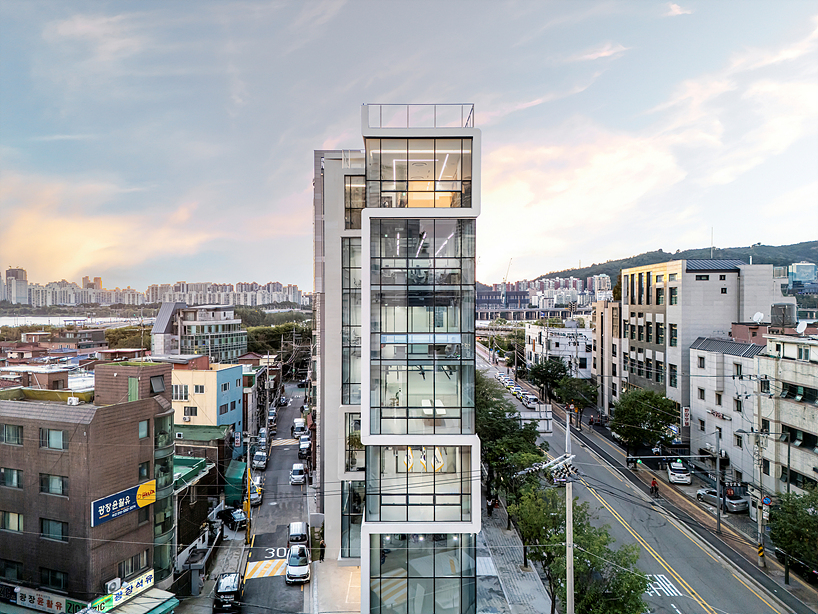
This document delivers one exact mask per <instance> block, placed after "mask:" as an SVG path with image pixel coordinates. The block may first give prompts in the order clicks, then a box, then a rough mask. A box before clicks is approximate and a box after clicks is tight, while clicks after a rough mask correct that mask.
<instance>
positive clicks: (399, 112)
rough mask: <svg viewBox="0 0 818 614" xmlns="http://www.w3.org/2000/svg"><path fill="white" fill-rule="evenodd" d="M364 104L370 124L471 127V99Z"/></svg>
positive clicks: (472, 115) (409, 126)
mask: <svg viewBox="0 0 818 614" xmlns="http://www.w3.org/2000/svg"><path fill="white" fill-rule="evenodd" d="M364 108H365V112H364V118H367V119H368V122H367V125H368V126H369V127H370V128H474V104H473V103H454V104H365V105H364ZM367 111H368V113H367Z"/></svg>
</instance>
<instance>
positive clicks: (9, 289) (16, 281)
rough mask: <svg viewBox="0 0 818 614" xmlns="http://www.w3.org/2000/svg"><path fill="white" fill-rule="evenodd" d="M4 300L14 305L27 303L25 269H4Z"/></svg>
mask: <svg viewBox="0 0 818 614" xmlns="http://www.w3.org/2000/svg"><path fill="white" fill-rule="evenodd" d="M6 300H7V301H9V302H10V303H14V304H15V305H28V275H27V274H26V270H25V269H19V268H18V269H14V268H8V269H7V270H6Z"/></svg>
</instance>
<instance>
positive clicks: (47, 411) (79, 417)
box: [0, 400, 99, 424]
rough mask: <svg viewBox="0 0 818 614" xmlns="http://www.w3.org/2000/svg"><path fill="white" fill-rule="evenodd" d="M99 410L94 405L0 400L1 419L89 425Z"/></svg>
mask: <svg viewBox="0 0 818 614" xmlns="http://www.w3.org/2000/svg"><path fill="white" fill-rule="evenodd" d="M97 409H99V408H98V407H97V406H95V405H91V404H84V405H68V404H67V403H57V402H54V401H3V400H0V416H2V417H3V418H25V419H26V420H42V421H44V422H67V423H70V424H91V420H93V419H94V415H95V414H96V412H97Z"/></svg>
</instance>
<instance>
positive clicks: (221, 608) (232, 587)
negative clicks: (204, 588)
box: [213, 573, 241, 612]
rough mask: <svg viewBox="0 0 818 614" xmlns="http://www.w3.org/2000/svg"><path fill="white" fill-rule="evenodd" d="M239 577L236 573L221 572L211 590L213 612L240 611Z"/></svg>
mask: <svg viewBox="0 0 818 614" xmlns="http://www.w3.org/2000/svg"><path fill="white" fill-rule="evenodd" d="M240 591H241V577H240V576H239V574H237V573H223V574H221V575H220V576H219V577H218V579H217V580H216V586H215V588H214V590H213V593H214V594H213V611H214V612H241V603H240V597H241V595H240Z"/></svg>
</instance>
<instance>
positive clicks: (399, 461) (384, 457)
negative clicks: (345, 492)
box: [366, 446, 471, 522]
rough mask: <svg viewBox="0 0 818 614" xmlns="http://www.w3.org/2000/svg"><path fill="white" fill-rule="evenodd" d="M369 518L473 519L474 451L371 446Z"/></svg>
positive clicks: (414, 519) (418, 519)
mask: <svg viewBox="0 0 818 614" xmlns="http://www.w3.org/2000/svg"><path fill="white" fill-rule="evenodd" d="M366 454H367V458H366V491H367V493H369V494H368V495H367V499H368V500H367V506H366V513H367V519H368V520H372V521H377V520H380V521H382V522H406V521H409V522H432V521H450V522H452V521H453V522H461V521H469V520H471V498H470V494H471V449H470V448H468V447H454V446H389V447H379V446H367V448H366Z"/></svg>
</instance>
